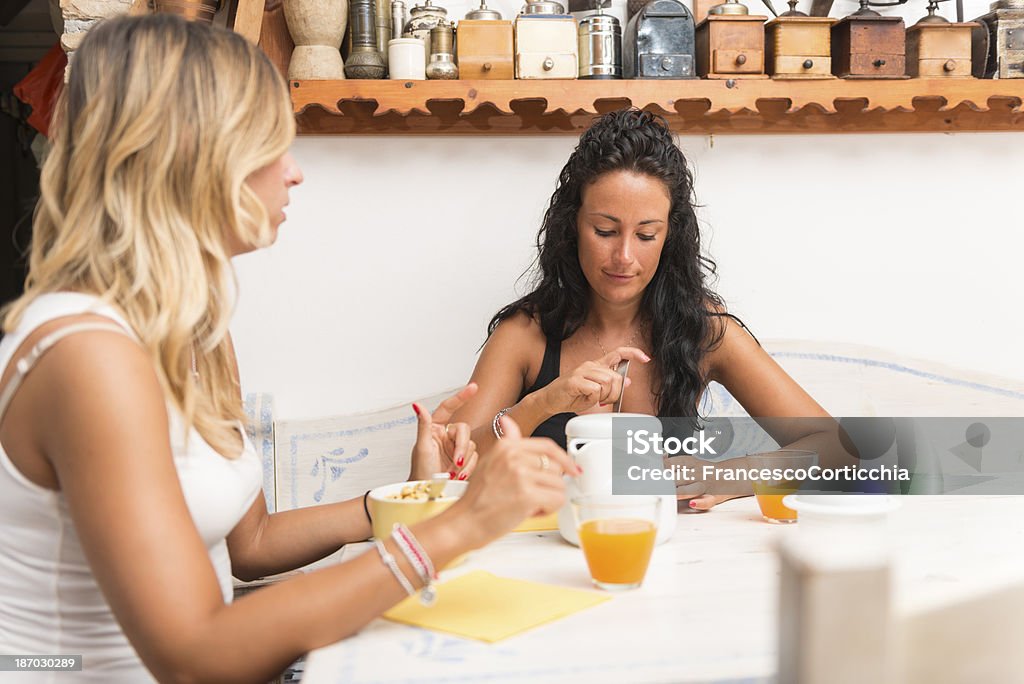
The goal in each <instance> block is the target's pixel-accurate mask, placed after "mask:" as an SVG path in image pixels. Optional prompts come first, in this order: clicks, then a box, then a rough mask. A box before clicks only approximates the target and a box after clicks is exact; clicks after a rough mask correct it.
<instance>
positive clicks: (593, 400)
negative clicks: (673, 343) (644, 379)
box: [537, 347, 651, 415]
mask: <svg viewBox="0 0 1024 684" xmlns="http://www.w3.org/2000/svg"><path fill="white" fill-rule="evenodd" d="M627 359H628V360H630V361H636V362H637V363H647V362H648V361H650V360H651V357H649V356H647V354H645V353H643V352H642V351H640V350H639V349H637V348H636V347H619V348H618V349H615V350H614V351H611V352H608V353H607V354H606V355H604V356H602V357H601V358H600V359H597V360H596V361H586V362H584V363H582V364H580V366H579V367H577V368H576V369H575V370H573V371H572V372H571V373H569V374H568V375H562V376H559V377H558V378H557V379H556V380H555V381H554V382H552V383H551V384H549V385H547V386H546V387H544V388H542V389H540V390H537V391H538V392H540V393H542V394H541V398H542V400H543V406H544V407H545V408H546V410H547V411H548V412H549V413H550V414H551V415H555V414H557V413H568V412H571V413H580V412H582V411H586V410H588V409H592V408H594V407H596V406H598V405H601V404H613V403H615V402H616V401H618V399H619V397H620V396H622V390H623V389H624V386H623V382H622V376H621V375H619V374H618V373H616V372H615V368H616V366H618V365H619V362H620V361H623V360H627ZM629 383H630V381H629V378H626V382H625V387H628V386H629Z"/></svg>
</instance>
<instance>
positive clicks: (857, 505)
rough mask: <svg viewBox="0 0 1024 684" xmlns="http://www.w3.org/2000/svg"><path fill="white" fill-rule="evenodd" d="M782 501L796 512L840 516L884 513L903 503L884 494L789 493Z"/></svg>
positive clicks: (868, 515)
mask: <svg viewBox="0 0 1024 684" xmlns="http://www.w3.org/2000/svg"><path fill="white" fill-rule="evenodd" d="M782 503H783V504H784V505H785V506H787V507H789V508H792V509H793V510H794V511H796V512H797V513H810V514H812V515H826V516H834V517H841V518H864V517H870V516H876V515H884V514H886V513H889V512H891V511H895V510H896V509H897V508H899V507H900V506H902V505H903V504H901V503H900V501H899V500H898V499H897V498H896V497H894V496H888V495H885V494H790V495H788V496H786V497H785V498H783V499H782Z"/></svg>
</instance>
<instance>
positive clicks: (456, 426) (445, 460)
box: [409, 382, 477, 480]
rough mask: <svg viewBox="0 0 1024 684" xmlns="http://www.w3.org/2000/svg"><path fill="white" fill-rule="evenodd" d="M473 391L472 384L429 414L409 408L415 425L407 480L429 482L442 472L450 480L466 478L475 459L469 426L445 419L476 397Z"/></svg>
mask: <svg viewBox="0 0 1024 684" xmlns="http://www.w3.org/2000/svg"><path fill="white" fill-rule="evenodd" d="M476 390H477V385H476V383H473V382H471V383H469V384H468V385H466V386H465V387H463V388H462V389H461V390H460V391H459V392H457V393H456V394H454V395H452V396H450V397H448V398H447V399H445V400H444V401H442V402H441V404H440V405H439V406H438V407H437V410H436V411H434V412H433V413H432V414H431V413H428V412H427V410H426V409H425V408H423V407H422V406H420V405H419V404H413V405H412V408H413V410H414V411H415V412H416V418H417V424H416V444H415V446H413V449H412V468H411V470H410V471H409V479H410V480H429V479H431V478H433V477H434V475H435V474H437V473H443V472H447V473H448V476H449V477H450V478H451V479H453V480H465V479H466V478H468V477H469V474H470V473H471V472H472V471H473V468H474V467H475V466H476V460H477V453H476V444H475V443H474V442H473V440H472V439H470V427H469V425H468V424H467V423H449V422H448V419H449V418H451V417H452V414H453V413H455V412H456V411H457V410H458V409H459V408H460V407H461V406H462V405H463V404H465V403H466V402H467V401H468V400H469V399H470V397H472V396H473V395H474V394H476Z"/></svg>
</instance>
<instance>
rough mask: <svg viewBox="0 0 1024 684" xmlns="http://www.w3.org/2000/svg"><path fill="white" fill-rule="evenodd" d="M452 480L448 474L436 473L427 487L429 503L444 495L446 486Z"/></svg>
mask: <svg viewBox="0 0 1024 684" xmlns="http://www.w3.org/2000/svg"><path fill="white" fill-rule="evenodd" d="M449 480H451V476H450V475H449V474H448V473H434V476H433V477H432V478H431V479H430V483H429V484H428V485H427V501H433V500H434V499H438V498H440V497H441V496H443V495H444V486H445V485H446V484H447V483H448V481H449Z"/></svg>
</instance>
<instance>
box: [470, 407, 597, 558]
mask: <svg viewBox="0 0 1024 684" xmlns="http://www.w3.org/2000/svg"><path fill="white" fill-rule="evenodd" d="M501 420H502V423H501V428H502V431H503V434H504V437H502V439H500V440H498V442H497V443H496V444H495V446H494V447H493V448H492V449H491V451H490V453H488V454H487V455H486V457H484V458H481V459H480V461H479V463H478V465H477V467H476V470H474V471H473V477H472V478H471V479H470V480H469V487H468V488H467V489H466V492H465V494H463V495H462V498H461V499H460V500H459V501H458V502H457V503H456V504H455V505H453V506H452V507H451V509H450V511H451V513H452V515H458V516H460V520H461V521H463V522H465V523H469V524H467V525H466V530H467V531H468V532H467V533H468V534H470V535H471V539H470V541H471V542H472V547H473V548H476V547H479V546H483V545H484V544H486V543H488V542H490V541H492V540H494V539H496V538H498V537H500V536H502V535H503V534H506V533H507V532H510V531H512V529H513V528H515V526H516V525H518V524H519V523H521V522H522V521H523V520H525V519H526V518H528V517H530V516H534V515H547V514H549V513H553V512H555V511H557V510H558V509H559V508H561V507H562V504H563V503H565V482H564V481H563V479H562V475H563V474H568V475H570V476H573V477H575V476H577V475H579V474H580V473H581V472H582V471H581V470H580V469H579V466H577V465H576V464H575V463H574V462H573V460H572V459H571V458H569V456H568V454H566V453H565V450H564V449H562V448H561V447H559V446H558V445H557V444H555V443H554V442H553V441H551V440H550V439H547V438H546V437H529V438H524V437H523V436H522V434H521V433H520V431H519V426H518V425H516V423H515V421H514V420H512V419H511V418H509V417H508V416H504V417H503V418H502V419H501Z"/></svg>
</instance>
